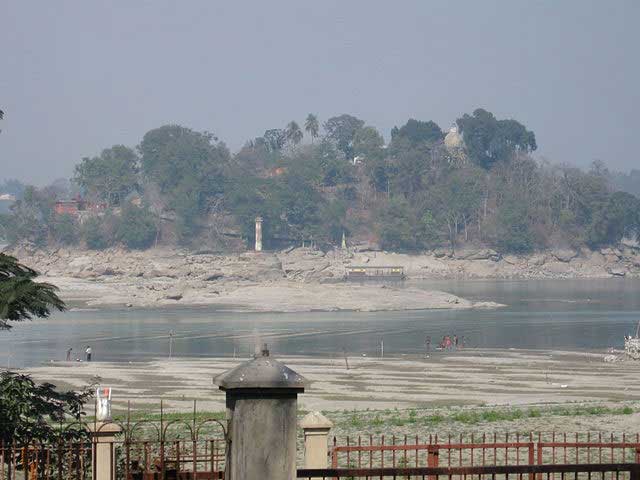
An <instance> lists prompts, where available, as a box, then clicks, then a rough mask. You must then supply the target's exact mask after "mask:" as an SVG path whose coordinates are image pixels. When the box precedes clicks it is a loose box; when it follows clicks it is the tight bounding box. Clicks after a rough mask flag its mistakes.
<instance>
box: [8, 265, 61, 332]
mask: <svg viewBox="0 0 640 480" xmlns="http://www.w3.org/2000/svg"><path fill="white" fill-rule="evenodd" d="M37 276H38V273H37V272H36V271H35V270H33V269H31V268H29V267H26V266H24V265H22V264H20V263H19V262H18V260H17V259H16V258H14V257H11V256H9V255H5V254H4V253H0V330H6V329H9V328H11V326H10V325H9V324H8V323H7V322H9V321H21V320H30V319H31V318H33V317H39V318H46V317H48V316H49V315H50V314H51V310H52V309H56V310H60V311H62V310H64V309H65V305H64V302H63V301H62V300H60V298H59V297H58V295H57V293H56V292H57V290H58V289H57V288H56V287H55V286H53V285H50V284H48V283H39V282H36V281H34V279H35V278H36V277H37Z"/></svg>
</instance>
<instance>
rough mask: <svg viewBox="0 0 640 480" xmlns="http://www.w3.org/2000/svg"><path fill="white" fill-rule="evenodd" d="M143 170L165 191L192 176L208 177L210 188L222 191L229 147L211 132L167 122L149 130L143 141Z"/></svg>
mask: <svg viewBox="0 0 640 480" xmlns="http://www.w3.org/2000/svg"><path fill="white" fill-rule="evenodd" d="M139 149H140V152H141V154H142V158H141V165H142V173H143V174H144V175H145V176H146V177H147V178H150V179H152V180H154V181H155V182H156V183H157V184H158V185H159V186H160V189H161V190H162V192H164V193H169V194H171V193H173V191H174V190H175V189H176V188H177V187H178V186H179V185H180V184H181V183H182V182H183V181H184V180H185V179H190V178H191V177H194V176H196V177H198V178H206V179H207V182H206V183H207V189H208V190H209V191H221V190H222V188H223V184H224V169H225V168H226V167H227V166H228V165H229V160H230V156H229V151H228V150H227V148H226V146H225V145H224V144H223V143H221V142H217V141H216V138H215V137H214V136H213V134H211V133H206V132H205V133H200V132H195V131H193V130H191V129H189V128H185V127H181V126H179V125H165V126H163V127H160V128H156V129H154V130H151V131H149V132H147V133H146V134H145V135H144V137H143V139H142V142H141V143H140V147H139Z"/></svg>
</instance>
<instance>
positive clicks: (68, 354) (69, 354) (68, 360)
mask: <svg viewBox="0 0 640 480" xmlns="http://www.w3.org/2000/svg"><path fill="white" fill-rule="evenodd" d="M72 351H73V348H71V347H69V349H68V350H67V358H66V360H67V362H70V361H71V352H72Z"/></svg>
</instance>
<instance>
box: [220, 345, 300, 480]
mask: <svg viewBox="0 0 640 480" xmlns="http://www.w3.org/2000/svg"><path fill="white" fill-rule="evenodd" d="M214 382H215V383H216V384H217V385H218V386H219V387H220V389H221V390H223V391H225V392H226V404H227V459H226V468H225V480H263V479H265V478H273V479H278V480H294V479H295V478H296V473H297V472H296V427H297V425H296V424H297V410H298V400H297V399H298V394H299V393H302V392H304V385H305V382H306V380H305V379H304V378H303V377H302V376H300V375H298V374H297V373H296V372H294V371H293V370H291V369H290V368H288V367H286V366H285V365H283V364H282V363H280V362H278V361H277V360H274V359H273V358H271V357H270V356H269V350H267V348H266V345H264V346H263V347H262V350H261V351H260V352H259V353H257V354H256V356H255V357H254V358H253V360H249V361H248V362H244V363H242V364H240V365H238V366H237V367H235V368H233V369H231V370H229V371H227V372H225V373H223V374H221V375H219V376H218V377H216V378H215V380H214Z"/></svg>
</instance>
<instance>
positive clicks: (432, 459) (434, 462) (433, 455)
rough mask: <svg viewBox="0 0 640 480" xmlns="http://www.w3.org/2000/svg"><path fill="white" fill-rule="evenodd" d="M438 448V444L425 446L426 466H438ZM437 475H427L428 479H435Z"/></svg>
mask: <svg viewBox="0 0 640 480" xmlns="http://www.w3.org/2000/svg"><path fill="white" fill-rule="evenodd" d="M439 454H440V448H439V447H438V445H429V447H428V448H427V467H429V468H438V464H439V459H438V456H439ZM437 478H438V477H437V475H429V480H437Z"/></svg>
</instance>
